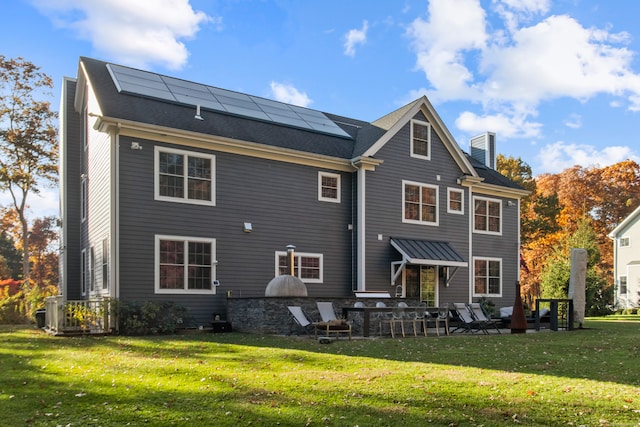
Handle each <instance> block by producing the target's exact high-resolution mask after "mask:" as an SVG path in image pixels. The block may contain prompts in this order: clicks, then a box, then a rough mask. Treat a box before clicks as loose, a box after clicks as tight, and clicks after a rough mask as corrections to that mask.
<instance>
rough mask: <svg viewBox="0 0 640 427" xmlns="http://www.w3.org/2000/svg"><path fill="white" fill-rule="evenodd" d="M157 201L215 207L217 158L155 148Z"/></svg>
mask: <svg viewBox="0 0 640 427" xmlns="http://www.w3.org/2000/svg"><path fill="white" fill-rule="evenodd" d="M155 168H156V173H155V177H156V182H155V198H156V200H164V201H172V202H182V203H195V204H201V205H215V156H213V155H208V154H203V153H192V152H188V151H182V150H173V149H169V148H160V147H157V146H156V147H155Z"/></svg>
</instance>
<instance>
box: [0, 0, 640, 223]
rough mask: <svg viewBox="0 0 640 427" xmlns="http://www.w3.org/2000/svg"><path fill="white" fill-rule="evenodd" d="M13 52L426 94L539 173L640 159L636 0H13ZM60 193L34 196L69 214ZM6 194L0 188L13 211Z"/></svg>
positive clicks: (45, 66) (359, 93)
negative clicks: (62, 207)
mask: <svg viewBox="0 0 640 427" xmlns="http://www.w3.org/2000/svg"><path fill="white" fill-rule="evenodd" d="M2 15H3V20H2V21H3V25H2V26H0V40H1V43H2V48H1V49H0V53H1V54H3V55H5V56H6V57H8V58H13V57H18V56H21V57H24V58H25V59H27V60H29V61H31V62H33V63H35V64H36V65H38V66H40V67H41V68H42V71H44V72H45V73H47V74H48V75H50V76H51V77H53V79H54V81H55V84H56V87H55V89H54V92H53V99H52V102H53V105H54V107H55V109H56V110H57V109H58V105H59V96H60V83H61V81H62V78H63V76H70V77H75V76H76V74H77V65H78V57H79V56H89V57H94V58H98V59H101V60H106V61H111V62H115V63H118V64H122V65H129V66H133V67H138V68H143V69H146V70H150V71H155V72H159V73H163V74H167V75H171V76H175V77H179V78H183V79H186V80H192V81H197V82H200V83H206V84H209V85H213V86H218V87H222V88H225V89H231V90H236V91H240V92H245V93H249V94H252V95H257V96H263V97H267V98H272V99H277V100H280V101H284V102H289V103H293V104H297V105H302V106H306V107H308V108H313V109H317V110H321V111H326V112H331V113H335V114H340V115H345V116H349V117H353V118H357V119H361V120H367V121H373V120H375V119H377V118H379V117H381V116H383V115H385V114H387V113H389V112H391V111H393V110H395V109H396V108H398V107H400V106H402V105H404V104H406V103H408V102H410V101H412V100H414V99H416V98H418V97H419V96H421V95H426V96H427V97H428V98H429V99H430V100H431V102H432V103H433V104H434V106H435V108H436V110H437V111H438V113H439V114H440V116H441V117H442V119H443V121H444V123H445V124H446V125H447V127H448V128H449V130H450V131H451V134H452V135H453V136H454V137H455V138H456V140H457V141H458V144H459V145H460V146H461V147H462V148H463V149H465V150H466V149H467V148H468V141H469V139H470V137H472V136H474V135H477V134H479V133H481V132H485V131H491V132H495V133H496V139H497V142H498V152H499V153H502V154H504V155H507V156H513V157H520V158H522V160H524V161H525V162H527V163H528V164H529V165H530V166H531V167H532V168H533V172H534V175H539V174H542V173H557V172H560V171H562V170H564V169H565V168H568V167H571V166H573V165H576V164H578V165H581V166H585V167H586V166H592V165H598V166H606V165H609V164H612V163H616V162H619V161H622V160H625V159H629V158H630V159H633V160H635V161H637V162H640V144H638V141H637V137H638V133H639V130H640V129H639V126H638V123H639V119H640V58H639V55H640V26H638V25H637V17H638V16H640V1H637V0H615V1H611V0H557V1H552V0H430V1H428V0H404V1H403V0H398V1H386V0H368V1H360V0H349V1H344V0H323V1H310V0H308V1H307V0H278V1H266V0H265V1H248V0H229V1H213V0H190V1H189V0H100V1H98V0H14V1H11V2H6V4H3V10H2ZM57 203H58V202H57V190H55V189H52V190H47V191H44V192H43V196H42V197H39V198H32V199H31V207H32V211H33V212H34V213H35V214H36V215H38V216H39V215H42V214H43V213H46V214H57ZM7 204H8V198H7V197H6V195H0V205H3V206H6V205H7Z"/></svg>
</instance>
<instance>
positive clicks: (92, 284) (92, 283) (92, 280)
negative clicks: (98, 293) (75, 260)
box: [89, 246, 96, 292]
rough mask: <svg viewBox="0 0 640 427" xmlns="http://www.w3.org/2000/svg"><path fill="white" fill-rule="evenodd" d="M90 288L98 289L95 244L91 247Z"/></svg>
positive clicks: (92, 289) (91, 289) (92, 290)
mask: <svg viewBox="0 0 640 427" xmlns="http://www.w3.org/2000/svg"><path fill="white" fill-rule="evenodd" d="M89 290H90V291H91V292H94V291H95V290H96V253H95V251H94V250H93V246H91V248H90V249H89Z"/></svg>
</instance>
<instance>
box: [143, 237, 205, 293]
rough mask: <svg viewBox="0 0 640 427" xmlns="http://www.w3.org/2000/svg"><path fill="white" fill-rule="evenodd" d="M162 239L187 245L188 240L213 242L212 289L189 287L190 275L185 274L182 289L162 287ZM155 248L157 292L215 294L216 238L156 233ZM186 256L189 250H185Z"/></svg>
mask: <svg viewBox="0 0 640 427" xmlns="http://www.w3.org/2000/svg"><path fill="white" fill-rule="evenodd" d="M161 240H178V241H181V242H183V243H184V244H185V245H186V244H187V242H205V243H211V289H188V288H187V283H188V280H189V275H188V274H185V277H184V287H183V288H182V289H161V288H160V241H161ZM154 246H155V249H154V264H153V265H154V277H155V279H154V289H155V293H156V294H180V295H196V294H206V295H215V293H216V286H214V284H213V282H214V281H215V280H216V261H215V260H216V239H209V238H204V237H188V236H171V235H165V234H156V236H155V245H154ZM185 256H187V257H188V251H185Z"/></svg>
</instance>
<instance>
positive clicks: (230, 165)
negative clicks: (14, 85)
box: [60, 57, 527, 324]
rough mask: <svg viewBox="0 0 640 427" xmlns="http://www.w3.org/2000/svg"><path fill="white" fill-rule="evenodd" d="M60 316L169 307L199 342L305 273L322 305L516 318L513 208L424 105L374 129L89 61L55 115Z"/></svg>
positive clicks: (480, 140)
mask: <svg viewBox="0 0 640 427" xmlns="http://www.w3.org/2000/svg"><path fill="white" fill-rule="evenodd" d="M60 135H61V147H60V150H61V166H60V182H61V219H62V247H63V250H62V256H61V274H60V277H61V289H62V293H63V295H64V298H66V299H68V300H82V299H89V298H98V297H110V298H116V299H119V300H121V301H154V300H155V301H167V300H171V301H174V302H176V303H179V304H181V305H184V306H186V307H187V308H188V310H189V312H190V314H191V315H192V316H193V318H194V319H196V321H197V322H199V323H200V324H202V323H204V322H207V321H209V320H210V318H211V313H214V312H224V310H225V306H226V300H227V297H228V295H232V296H234V297H235V296H240V297H242V296H247V297H256V296H261V295H264V290H265V287H266V285H267V284H268V282H269V281H270V280H271V279H272V278H273V277H274V276H277V275H279V274H286V273H287V269H286V261H287V257H286V247H287V245H290V244H293V245H295V247H296V249H295V261H296V263H295V272H296V275H297V276H298V277H300V278H301V279H302V280H303V281H304V282H305V284H306V286H307V290H308V294H309V296H310V297H350V296H353V293H354V291H386V292H390V293H391V295H393V296H399V297H405V298H412V299H417V298H419V299H421V300H424V301H426V302H427V303H428V304H429V305H434V306H435V305H438V304H441V303H444V302H469V301H472V300H477V299H479V298H481V297H486V298H489V299H491V300H492V301H493V302H494V303H495V305H496V306H497V307H501V306H508V305H512V304H513V301H514V298H515V282H516V281H517V280H518V270H519V243H520V242H519V240H520V226H519V223H520V219H519V201H520V198H521V197H523V196H524V195H526V194H527V193H526V191H524V190H523V189H521V188H520V187H519V186H518V185H516V184H515V183H513V182H511V181H510V180H508V179H506V178H505V177H503V176H502V175H500V174H499V173H498V172H496V171H495V169H494V167H495V154H496V148H495V135H494V134H492V133H486V134H483V135H479V136H478V137H477V138H474V139H473V140H472V141H471V144H470V150H469V152H470V154H467V153H465V152H464V151H462V150H461V148H460V147H459V146H458V144H457V143H456V141H455V140H454V139H453V137H452V136H451V134H450V133H449V131H448V130H447V128H446V126H445V125H444V123H443V122H442V120H441V119H440V117H439V116H438V114H437V113H436V111H435V110H434V108H433V106H432V105H431V103H430V102H429V100H428V99H427V98H426V97H422V98H420V99H417V100H415V101H414V102H411V103H410V104H408V105H406V106H404V107H402V108H400V109H398V110H396V111H394V112H392V113H390V114H388V115H387V116H384V117H382V118H380V119H378V120H376V121H373V122H365V121H361V120H355V119H352V118H348V117H341V116H337V115H334V114H330V113H324V112H320V111H315V110H311V109H307V108H301V107H297V106H293V105H287V104H283V103H280V102H276V101H273V100H269V99H264V98H260V97H255V96H251V95H247V94H242V93H238V92H233V91H228V90H224V89H220V88H216V87H213V86H208V85H204V84H198V83H194V82H188V81H184V80H179V79H176V78H172V77H169V76H164V75H159V74H156V73H151V72H147V71H143V70H137V69H132V68H127V67H123V66H120V65H117V64H111V63H107V62H103V61H99V60H95V59H91V58H85V57H82V58H80V61H79V67H78V74H77V77H76V78H66V79H65V80H64V85H63V96H62V106H61V129H60Z"/></svg>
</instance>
